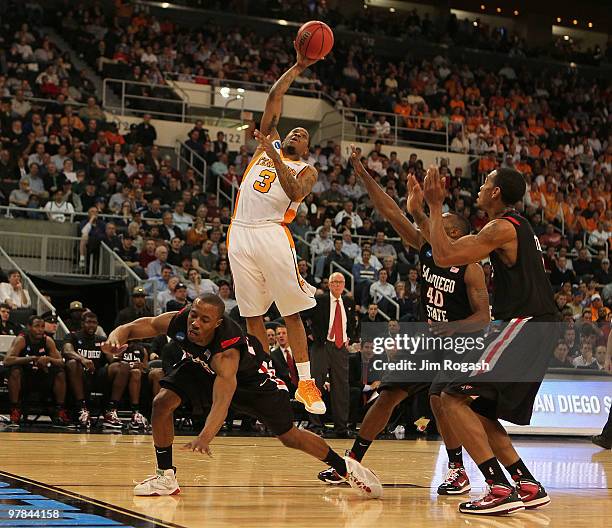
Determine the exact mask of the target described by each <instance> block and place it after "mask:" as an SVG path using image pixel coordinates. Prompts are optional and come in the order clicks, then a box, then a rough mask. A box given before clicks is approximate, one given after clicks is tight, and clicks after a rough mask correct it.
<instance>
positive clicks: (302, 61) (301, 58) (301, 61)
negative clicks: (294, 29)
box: [293, 40, 319, 70]
mask: <svg viewBox="0 0 612 528" xmlns="http://www.w3.org/2000/svg"><path fill="white" fill-rule="evenodd" d="M293 49H294V50H295V55H296V57H297V58H296V63H297V65H298V66H299V67H300V68H302V69H303V70H305V69H306V68H308V67H309V66H312V65H313V64H314V63H315V62H317V61H318V60H319V59H309V58H307V57H306V56H305V55H302V53H301V52H300V50H299V49H298V46H297V43H296V41H295V40H294V41H293Z"/></svg>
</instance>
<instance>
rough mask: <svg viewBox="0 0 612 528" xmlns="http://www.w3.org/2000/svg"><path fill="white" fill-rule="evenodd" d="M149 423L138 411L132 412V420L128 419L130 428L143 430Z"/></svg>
mask: <svg viewBox="0 0 612 528" xmlns="http://www.w3.org/2000/svg"><path fill="white" fill-rule="evenodd" d="M148 425H149V422H148V421H147V419H146V418H145V417H144V416H143V415H142V414H140V413H139V412H138V411H136V412H134V413H132V420H131V421H130V429H134V430H144V429H146V428H147V426H148Z"/></svg>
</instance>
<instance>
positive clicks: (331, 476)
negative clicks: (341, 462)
mask: <svg viewBox="0 0 612 528" xmlns="http://www.w3.org/2000/svg"><path fill="white" fill-rule="evenodd" d="M350 453H351V452H350V450H349V449H347V450H346V451H345V452H344V456H347V457H348V456H351V455H350ZM317 478H318V479H319V480H320V481H321V482H325V484H332V485H336V486H337V485H344V484H346V485H347V486H348V482H347V481H346V479H345V478H344V477H342V476H341V475H340V474H339V473H338V472H337V471H336V470H335V469H334V468H333V467H329V468H327V469H324V470H323V471H321V472H320V473H319V474H318V475H317Z"/></svg>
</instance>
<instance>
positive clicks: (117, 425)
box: [102, 409, 123, 431]
mask: <svg viewBox="0 0 612 528" xmlns="http://www.w3.org/2000/svg"><path fill="white" fill-rule="evenodd" d="M102 427H104V429H114V430H117V431H120V430H121V429H122V428H123V422H122V421H121V420H120V419H119V416H117V411H116V410H115V409H113V410H112V411H107V412H106V414H105V415H104V421H103V422H102Z"/></svg>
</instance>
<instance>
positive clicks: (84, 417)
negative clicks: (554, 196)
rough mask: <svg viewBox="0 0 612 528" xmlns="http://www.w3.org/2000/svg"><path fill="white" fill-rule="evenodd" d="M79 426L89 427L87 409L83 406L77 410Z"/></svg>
mask: <svg viewBox="0 0 612 528" xmlns="http://www.w3.org/2000/svg"><path fill="white" fill-rule="evenodd" d="M79 427H84V428H85V429H89V428H90V427H91V421H90V419H89V411H88V410H87V409H85V408H83V409H81V410H80V411H79Z"/></svg>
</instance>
